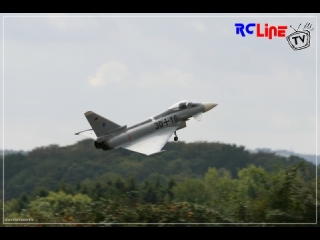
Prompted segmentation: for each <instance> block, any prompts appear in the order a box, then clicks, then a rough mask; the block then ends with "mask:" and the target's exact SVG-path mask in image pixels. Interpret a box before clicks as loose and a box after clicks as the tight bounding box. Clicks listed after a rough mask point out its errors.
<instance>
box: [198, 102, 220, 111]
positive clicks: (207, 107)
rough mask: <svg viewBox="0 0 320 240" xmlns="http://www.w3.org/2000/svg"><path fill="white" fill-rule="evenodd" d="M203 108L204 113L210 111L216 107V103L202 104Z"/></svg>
mask: <svg viewBox="0 0 320 240" xmlns="http://www.w3.org/2000/svg"><path fill="white" fill-rule="evenodd" d="M202 104H203V106H204V112H207V111H209V110H210V109H212V108H214V107H215V106H217V105H218V104H216V103H202Z"/></svg>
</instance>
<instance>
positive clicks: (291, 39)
mask: <svg viewBox="0 0 320 240" xmlns="http://www.w3.org/2000/svg"><path fill="white" fill-rule="evenodd" d="M300 25H301V23H300ZM300 25H299V27H298V29H297V30H295V29H294V28H293V27H292V26H291V25H290V27H291V28H292V29H294V30H295V32H294V33H291V34H290V35H288V36H287V41H288V43H289V45H290V47H291V48H292V49H293V50H295V51H296V50H301V49H304V48H307V47H309V46H310V38H311V37H310V32H309V30H310V28H311V26H312V25H311V24H310V23H306V25H304V27H303V30H302V31H298V30H299V28H300ZM310 31H313V28H312V29H311V30H310Z"/></svg>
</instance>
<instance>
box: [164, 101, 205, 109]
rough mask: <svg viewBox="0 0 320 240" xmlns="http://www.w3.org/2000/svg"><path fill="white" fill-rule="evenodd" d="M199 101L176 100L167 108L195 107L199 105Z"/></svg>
mask: <svg viewBox="0 0 320 240" xmlns="http://www.w3.org/2000/svg"><path fill="white" fill-rule="evenodd" d="M199 105H200V103H192V102H190V101H188V100H184V101H181V102H177V103H176V104H173V105H172V106H171V107H169V108H168V109H169V110H173V109H184V108H191V107H196V106H199Z"/></svg>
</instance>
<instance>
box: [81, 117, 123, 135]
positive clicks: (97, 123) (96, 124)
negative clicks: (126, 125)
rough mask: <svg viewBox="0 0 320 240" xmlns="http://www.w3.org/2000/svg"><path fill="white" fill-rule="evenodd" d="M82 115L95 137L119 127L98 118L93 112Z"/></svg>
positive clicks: (102, 118)
mask: <svg viewBox="0 0 320 240" xmlns="http://www.w3.org/2000/svg"><path fill="white" fill-rule="evenodd" d="M84 115H85V117H86V118H87V120H88V122H89V123H90V125H91V127H92V129H93V131H94V132H95V134H96V135H97V137H100V136H103V135H106V134H107V132H108V131H110V130H113V129H116V128H119V127H120V125H118V124H116V123H114V122H112V121H110V120H108V119H106V118H104V117H102V116H100V115H99V114H97V113H95V112H91V111H88V112H86V113H85V114H84Z"/></svg>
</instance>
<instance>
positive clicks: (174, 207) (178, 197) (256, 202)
mask: <svg viewBox="0 0 320 240" xmlns="http://www.w3.org/2000/svg"><path fill="white" fill-rule="evenodd" d="M317 185H318V187H319V180H318V182H316V178H315V176H314V174H313V173H312V172H310V169H309V167H308V165H307V164H305V163H299V164H295V165H292V166H286V167H279V169H278V170H277V171H275V172H268V171H266V170H265V169H264V168H262V167H257V166H254V165H249V166H247V167H245V168H243V169H241V170H238V172H237V178H234V177H232V174H231V171H229V170H226V169H224V168H220V169H217V168H209V169H207V171H206V173H205V174H204V176H203V177H200V178H185V179H184V180H183V181H175V180H174V179H170V180H169V181H167V182H165V183H164V182H162V181H161V179H160V178H156V179H155V180H154V181H149V180H145V181H143V182H141V183H138V182H137V181H136V179H135V178H133V177H129V178H123V177H115V176H110V177H109V178H105V179H100V180H99V179H95V180H88V179H87V180H83V181H79V182H77V183H76V184H74V185H70V184H67V183H65V182H60V183H59V184H58V185H57V186H56V187H55V189H54V190H49V189H47V188H45V187H40V188H38V189H36V190H34V191H33V192H32V193H31V194H27V193H22V194H21V195H20V197H19V198H17V199H11V200H9V201H6V203H5V219H9V220H10V219H11V221H12V219H29V220H32V223H33V224H36V225H37V226H44V223H70V224H78V226H82V225H84V224H83V223H89V224H91V226H94V225H93V224H95V223H99V224H101V226H120V224H124V226H149V225H147V224H155V225H156V226H166V225H167V224H169V223H171V224H172V225H169V226H178V224H185V225H187V226H224V225H227V224H235V225H237V226H243V224H244V223H247V224H249V225H250V226H270V225H271V226H279V225H278V224H279V223H285V224H289V225H285V226H319V224H318V225H315V224H312V223H315V222H316V220H317V219H316V199H317V198H316V186H317ZM318 197H319V196H318ZM318 204H319V202H318ZM319 213H320V212H319V208H318V222H319V216H320V215H319ZM7 223H8V222H7ZM23 223H25V222H20V224H23ZM258 223H263V224H262V225H259V224H258ZM301 223H302V224H304V225H299V224H301ZM212 224H214V225H212ZM267 224H270V225H267ZM185 225H183V226H185ZM6 226H10V224H9V225H6ZM121 226H123V225H121ZM281 226H283V225H281Z"/></svg>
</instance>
